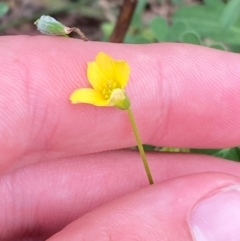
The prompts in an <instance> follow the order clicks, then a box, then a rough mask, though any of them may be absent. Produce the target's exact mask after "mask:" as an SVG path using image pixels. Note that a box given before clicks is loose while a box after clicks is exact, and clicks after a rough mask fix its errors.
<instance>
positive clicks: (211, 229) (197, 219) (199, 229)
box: [188, 185, 240, 241]
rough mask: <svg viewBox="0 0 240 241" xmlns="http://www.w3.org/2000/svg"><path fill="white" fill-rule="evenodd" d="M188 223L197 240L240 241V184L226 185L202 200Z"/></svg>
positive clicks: (191, 214)
mask: <svg viewBox="0 0 240 241" xmlns="http://www.w3.org/2000/svg"><path fill="white" fill-rule="evenodd" d="M188 223H189V227H190V231H191V233H192V236H193V240H195V241H226V240H228V241H230V240H231V241H239V240H240V186H239V185H233V186H229V187H226V188H224V189H221V190H218V191H216V192H214V193H212V194H211V195H209V196H207V197H205V198H204V199H202V200H200V201H199V203H197V204H196V206H195V207H194V208H193V209H192V211H191V213H190V215H189V217H188Z"/></svg>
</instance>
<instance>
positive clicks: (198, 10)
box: [172, 5, 240, 47]
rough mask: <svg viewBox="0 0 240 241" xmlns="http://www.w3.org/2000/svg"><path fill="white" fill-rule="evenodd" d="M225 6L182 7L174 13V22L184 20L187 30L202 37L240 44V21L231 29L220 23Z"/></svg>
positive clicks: (230, 43) (233, 44) (232, 44)
mask: <svg viewBox="0 0 240 241" xmlns="http://www.w3.org/2000/svg"><path fill="white" fill-rule="evenodd" d="M223 9H224V6H221V5H219V6H217V7H215V8H214V9H213V8H209V7H208V6H204V5H196V6H187V7H182V8H180V9H179V10H178V11H176V13H175V14H174V15H173V18H172V20H173V23H177V22H179V21H181V22H184V23H185V24H186V26H187V30H189V31H196V32H197V33H198V34H199V35H200V36H201V38H202V39H203V38H211V39H213V40H215V41H219V42H223V43H226V44H228V45H230V46H231V47H232V46H235V47H236V46H240V41H239V40H240V21H238V22H236V24H235V25H233V26H231V27H230V28H229V29H226V30H224V28H223V27H222V26H221V25H220V24H219V19H220V16H221V14H222V11H223Z"/></svg>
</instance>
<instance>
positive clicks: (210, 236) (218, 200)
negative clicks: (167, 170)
mask: <svg viewBox="0 0 240 241" xmlns="http://www.w3.org/2000/svg"><path fill="white" fill-rule="evenodd" d="M239 181H240V180H239V178H236V177H233V176H229V175H224V174H218V173H214V174H213V173H207V174H195V175H189V176H184V177H180V178H175V179H172V180H169V181H166V182H163V183H161V184H157V185H153V186H149V187H147V188H145V189H142V190H140V191H137V192H135V193H132V194H130V195H127V196H125V197H123V198H120V199H117V200H116V201H114V202H111V203H108V204H106V205H104V206H102V207H100V208H98V209H96V210H95V211H92V212H90V213H88V214H86V215H84V216H83V217H82V218H80V219H78V220H76V221H75V222H73V223H71V224H70V225H68V226H67V227H66V228H64V229H63V230H62V231H61V232H59V233H57V234H56V235H54V236H53V237H52V238H50V239H48V241H61V240H72V241H80V240H104V241H105V240H152V241H154V240H156V241H157V240H171V241H175V240H176V241H178V240H185V241H190V240H192V239H193V238H194V240H197V241H202V240H204V241H206V240H211V241H212V240H218V241H219V240H220V241H221V240H238V238H239V237H240V208H239V203H240V191H239V190H240V182H239ZM226 223H228V224H227V225H226Z"/></svg>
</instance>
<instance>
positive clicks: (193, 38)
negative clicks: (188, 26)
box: [180, 32, 202, 45]
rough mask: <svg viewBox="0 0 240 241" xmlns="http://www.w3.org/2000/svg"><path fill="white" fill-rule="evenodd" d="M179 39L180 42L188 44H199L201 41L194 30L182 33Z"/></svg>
mask: <svg viewBox="0 0 240 241" xmlns="http://www.w3.org/2000/svg"><path fill="white" fill-rule="evenodd" d="M180 41H181V42H182V43H190V44H197V45H201V44H202V41H201V39H200V36H199V35H198V34H197V33H196V32H185V33H183V34H182V36H181V38H180Z"/></svg>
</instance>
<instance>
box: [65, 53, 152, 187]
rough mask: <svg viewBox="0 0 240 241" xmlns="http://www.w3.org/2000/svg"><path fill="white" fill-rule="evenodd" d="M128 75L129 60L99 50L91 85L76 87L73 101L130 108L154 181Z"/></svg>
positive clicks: (90, 71) (91, 71) (90, 73)
mask: <svg viewBox="0 0 240 241" xmlns="http://www.w3.org/2000/svg"><path fill="white" fill-rule="evenodd" d="M129 75H130V67H129V65H128V63H127V62H126V61H123V60H114V59H113V58H112V57H111V56H109V55H107V54H105V53H103V52H100V53H98V54H97V56H96V59H95V61H93V62H89V63H88V68H87V76H88V80H89V83H90V84H91V86H92V88H81V89H77V90H75V91H74V92H73V93H72V95H71V96H70V101H71V102H72V103H73V104H77V103H86V104H92V105H96V106H115V107H117V108H119V109H122V110H127V113H128V116H129V120H130V122H131V125H132V128H133V133H134V135H135V138H136V141H137V145H138V149H139V152H140V155H141V157H142V161H143V165H144V168H145V171H146V174H147V177H148V181H149V184H153V178H152V174H151V171H150V168H149V165H148V161H147V158H146V155H145V152H144V149H143V145H142V141H141V138H140V135H139V132H138V129H137V125H136V122H135V120H134V116H133V113H132V111H131V109H130V101H129V99H128V97H127V95H126V92H125V90H124V88H125V87H126V85H127V82H128V79H129Z"/></svg>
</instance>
